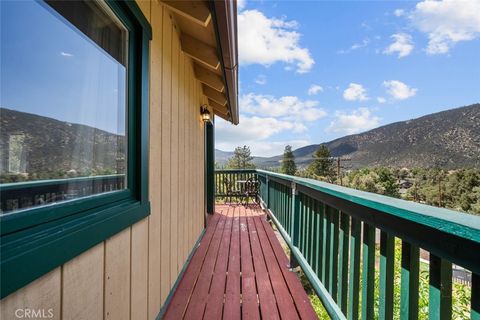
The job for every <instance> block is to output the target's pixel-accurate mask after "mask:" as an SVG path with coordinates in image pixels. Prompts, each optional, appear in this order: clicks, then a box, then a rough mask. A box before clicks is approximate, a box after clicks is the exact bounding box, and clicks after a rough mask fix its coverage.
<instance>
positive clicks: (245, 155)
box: [226, 146, 255, 169]
mask: <svg viewBox="0 0 480 320" xmlns="http://www.w3.org/2000/svg"><path fill="white" fill-rule="evenodd" d="M252 160H253V157H252V155H251V152H250V147H248V146H243V147H236V148H235V151H234V153H233V157H231V158H230V159H228V162H227V165H226V168H227V169H255V165H254V164H253V162H252Z"/></svg>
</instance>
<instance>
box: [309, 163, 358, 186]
mask: <svg viewBox="0 0 480 320" xmlns="http://www.w3.org/2000/svg"><path fill="white" fill-rule="evenodd" d="M314 159H322V160H323V159H328V160H333V161H335V162H336V163H337V184H340V185H341V186H343V178H342V172H341V170H342V168H344V167H342V165H341V162H342V161H352V158H342V157H328V158H323V157H321V158H317V157H314Z"/></svg>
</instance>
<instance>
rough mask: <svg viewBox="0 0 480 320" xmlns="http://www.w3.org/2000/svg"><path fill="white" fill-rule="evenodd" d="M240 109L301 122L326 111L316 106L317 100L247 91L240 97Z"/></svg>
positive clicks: (254, 113)
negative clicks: (278, 96) (277, 96)
mask: <svg viewBox="0 0 480 320" xmlns="http://www.w3.org/2000/svg"><path fill="white" fill-rule="evenodd" d="M240 110H242V111H243V112H245V113H247V114H251V115H258V116H264V117H274V118H281V119H283V120H289V121H295V122H298V123H302V122H304V121H315V120H318V119H320V118H323V117H325V116H326V115H327V113H326V112H325V111H324V110H323V109H321V108H319V107H318V101H314V100H301V99H299V98H298V97H295V96H284V97H280V98H276V97H273V96H270V95H261V94H258V95H257V94H253V93H249V94H246V95H242V96H241V97H240Z"/></svg>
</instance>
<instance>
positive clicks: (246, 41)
mask: <svg viewBox="0 0 480 320" xmlns="http://www.w3.org/2000/svg"><path fill="white" fill-rule="evenodd" d="M296 28H298V23H297V22H296V21H285V20H284V19H275V18H272V19H269V18H267V17H266V16H265V15H264V14H263V13H262V12H260V11H258V10H245V11H243V12H241V13H240V14H239V15H238V44H239V59H240V63H242V64H244V65H248V64H255V63H257V64H261V65H264V66H270V65H272V64H274V63H276V62H284V63H286V64H287V67H291V66H292V65H295V67H296V71H297V72H298V73H305V72H308V71H310V69H311V68H312V67H313V64H314V63H315V62H314V60H313V58H312V57H311V55H310V51H309V50H308V49H306V48H302V47H301V46H300V44H299V42H300V36H301V35H300V33H298V32H297V31H295V30H294V29H296Z"/></svg>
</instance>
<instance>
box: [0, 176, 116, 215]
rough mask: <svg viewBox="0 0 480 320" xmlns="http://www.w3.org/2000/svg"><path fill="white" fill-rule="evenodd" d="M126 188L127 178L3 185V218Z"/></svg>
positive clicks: (0, 209) (0, 201) (0, 206)
mask: <svg viewBox="0 0 480 320" xmlns="http://www.w3.org/2000/svg"><path fill="white" fill-rule="evenodd" d="M124 187H125V174H111V175H101V176H90V177H77V178H64V179H50V180H36V181H24V182H14V183H3V184H0V214H1V213H10V212H13V211H16V210H20V209H25V208H29V207H32V206H35V205H39V204H47V203H53V202H59V201H65V200H70V199H75V198H79V197H83V196H89V195H93V194H98V193H103V192H109V191H116V190H121V189H123V188H124Z"/></svg>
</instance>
